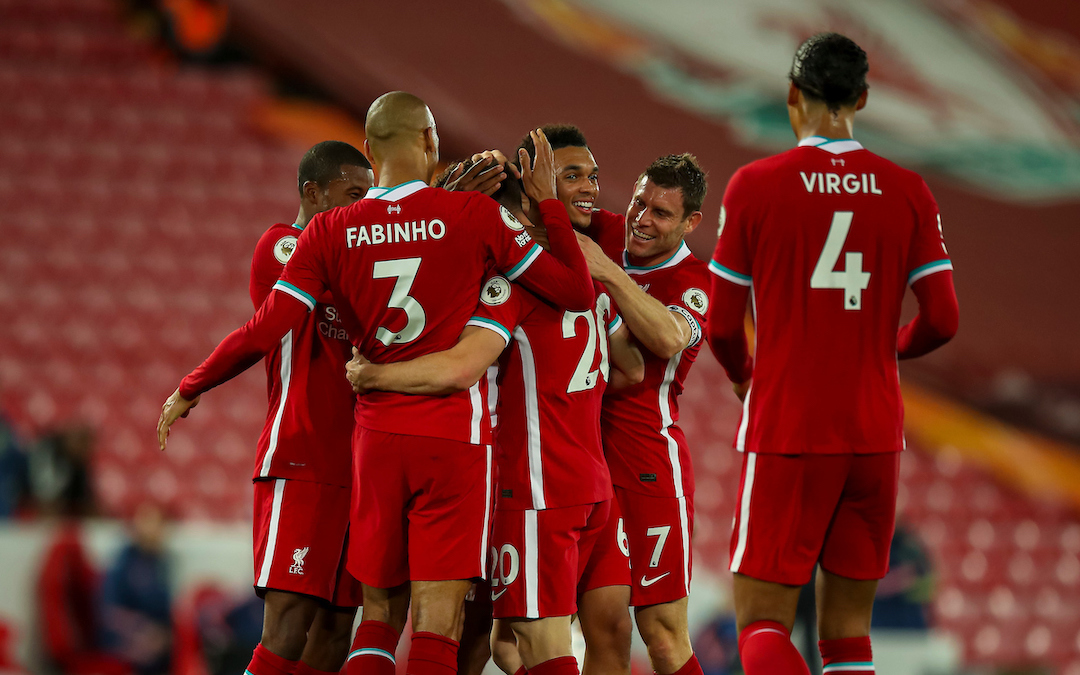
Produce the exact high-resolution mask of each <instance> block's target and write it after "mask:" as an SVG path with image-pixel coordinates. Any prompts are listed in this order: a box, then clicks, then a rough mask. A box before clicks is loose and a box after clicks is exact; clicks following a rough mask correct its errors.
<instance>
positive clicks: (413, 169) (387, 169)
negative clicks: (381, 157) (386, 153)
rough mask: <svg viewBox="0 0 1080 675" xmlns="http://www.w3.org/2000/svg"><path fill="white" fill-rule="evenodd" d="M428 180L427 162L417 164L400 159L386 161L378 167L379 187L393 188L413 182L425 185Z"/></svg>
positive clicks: (429, 176)
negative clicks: (416, 181)
mask: <svg viewBox="0 0 1080 675" xmlns="http://www.w3.org/2000/svg"><path fill="white" fill-rule="evenodd" d="M430 178H431V175H430V172H429V171H428V167H427V162H423V163H419V162H415V161H411V160H409V159H402V160H396V161H394V160H390V161H386V162H383V163H382V164H380V165H379V187H394V186H395V185H401V184H403V183H409V182H411V181H414V180H418V181H421V182H424V183H427V182H428V179H430Z"/></svg>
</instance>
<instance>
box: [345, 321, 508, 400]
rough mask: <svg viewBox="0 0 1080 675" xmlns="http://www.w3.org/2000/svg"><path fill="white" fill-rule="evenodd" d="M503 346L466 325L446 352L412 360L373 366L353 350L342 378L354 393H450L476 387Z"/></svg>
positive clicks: (486, 333) (495, 336) (495, 338)
mask: <svg viewBox="0 0 1080 675" xmlns="http://www.w3.org/2000/svg"><path fill="white" fill-rule="evenodd" d="M505 347H506V342H505V341H504V340H503V338H502V337H500V336H499V335H498V334H497V333H494V332H492V331H490V330H487V329H486V328H478V327H475V326H468V327H466V328H465V330H463V331H462V332H461V338H460V339H459V340H458V343H457V344H456V345H454V346H453V347H451V348H450V349H447V350H445V351H441V352H436V353H434V354H426V355H424V356H421V357H420V358H417V359H413V360H412V361H400V362H397V363H383V364H375V363H371V362H370V361H368V360H367V359H365V358H364V357H363V356H362V355H361V354H360V353H359V352H358V351H356V349H355V348H354V349H353V359H352V360H351V361H349V363H348V364H346V366H345V371H346V377H347V378H348V379H349V382H350V384H352V386H353V391H355V392H356V393H358V394H362V393H364V392H367V391H372V390H377V391H394V392H398V393H401V394H423V395H427V396H441V395H445V394H452V393H454V392H458V391H465V390H466V389H468V388H469V387H471V386H473V385H474V384H476V383H477V382H478V381H479V380H480V378H481V377H483V376H484V373H485V371H487V368H488V366H490V365H491V364H492V363H494V362H495V360H496V359H498V358H499V354H501V353H502V350H503V349H504V348H505Z"/></svg>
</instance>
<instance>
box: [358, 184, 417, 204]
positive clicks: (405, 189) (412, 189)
mask: <svg viewBox="0 0 1080 675" xmlns="http://www.w3.org/2000/svg"><path fill="white" fill-rule="evenodd" d="M426 187H427V183H425V182H424V181H422V180H411V181H409V182H408V183H402V184H401V185H395V186H393V187H388V188H385V187H373V188H371V189H370V190H368V192H367V194H366V195H364V199H378V200H379V201H382V202H396V201H398V200H401V199H404V198H406V197H408V196H409V195H413V194H416V193H417V192H419V191H420V190H423V189H424V188H426Z"/></svg>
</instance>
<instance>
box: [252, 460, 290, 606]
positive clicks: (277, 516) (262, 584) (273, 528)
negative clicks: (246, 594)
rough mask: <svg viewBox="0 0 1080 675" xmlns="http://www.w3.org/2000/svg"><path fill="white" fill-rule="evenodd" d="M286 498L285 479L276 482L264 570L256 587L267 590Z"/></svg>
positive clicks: (264, 553)
mask: <svg viewBox="0 0 1080 675" xmlns="http://www.w3.org/2000/svg"><path fill="white" fill-rule="evenodd" d="M284 496H285V479H284V478H278V479H276V480H275V481H274V504H273V506H272V507H270V527H269V528H268V531H267V533H266V550H265V551H263V560H262V568H261V569H260V570H259V580H258V581H256V582H255V585H256V586H258V587H259V588H266V584H268V583H270V565H272V564H273V562H274V549H275V548H277V532H278V523H279V522H280V521H281V499H282V497H284Z"/></svg>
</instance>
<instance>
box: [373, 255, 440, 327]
mask: <svg viewBox="0 0 1080 675" xmlns="http://www.w3.org/2000/svg"><path fill="white" fill-rule="evenodd" d="M419 270H420V258H401V259H399V260H380V261H378V262H376V263H375V265H374V267H373V268H372V270H371V276H372V278H374V279H396V281H395V282H394V290H392V291H390V299H389V300H388V301H387V303H386V306H387V307H390V308H395V309H400V310H402V311H403V312H405V316H406V317H407V318H408V319H409V321H408V323H406V324H405V327H404V328H402V329H401V330H400V331H398V332H396V333H394V332H391V331H390V330H389V329H388V328H385V327H383V326H379V329H378V330H377V331H375V338H376V339H377V340H378V341H379V342H381V343H383V344H384V345H386V346H387V347H389V346H390V345H393V344H404V343H406V342H412V341H413V340H415V339H416V338H418V337H420V333H422V332H424V326H425V325H427V314H426V313H425V312H424V308H423V307H422V306H421V305H420V303H419V302H417V300H416V298H414V297H412V296H411V295H409V291H411V290H412V285H413V281H414V280H415V279H416V273H417V272H418V271H419Z"/></svg>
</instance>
